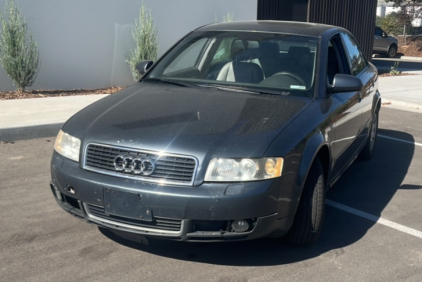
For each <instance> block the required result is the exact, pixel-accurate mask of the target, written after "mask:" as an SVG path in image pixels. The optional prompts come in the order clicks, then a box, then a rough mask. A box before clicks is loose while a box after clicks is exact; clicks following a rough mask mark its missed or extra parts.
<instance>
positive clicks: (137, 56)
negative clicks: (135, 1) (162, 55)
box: [126, 3, 158, 81]
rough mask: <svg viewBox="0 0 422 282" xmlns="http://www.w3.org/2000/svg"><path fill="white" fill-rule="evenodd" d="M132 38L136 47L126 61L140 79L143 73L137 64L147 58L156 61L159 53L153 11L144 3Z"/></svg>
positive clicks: (135, 78) (134, 77) (137, 78)
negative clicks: (139, 70)
mask: <svg viewBox="0 0 422 282" xmlns="http://www.w3.org/2000/svg"><path fill="white" fill-rule="evenodd" d="M132 38H133V41H134V42H135V47H134V49H133V50H132V53H131V54H130V55H129V56H127V58H126V63H128V65H129V67H130V70H131V71H132V75H133V79H134V80H135V81H138V80H139V79H140V78H141V75H140V74H139V72H138V71H137V70H136V64H137V63H139V62H141V61H146V60H148V61H155V60H157V55H158V42H157V29H156V27H155V25H154V20H153V18H152V12H151V10H149V9H147V8H146V7H145V6H144V3H142V7H141V10H140V13H139V18H138V19H137V20H135V27H134V29H133V30H132Z"/></svg>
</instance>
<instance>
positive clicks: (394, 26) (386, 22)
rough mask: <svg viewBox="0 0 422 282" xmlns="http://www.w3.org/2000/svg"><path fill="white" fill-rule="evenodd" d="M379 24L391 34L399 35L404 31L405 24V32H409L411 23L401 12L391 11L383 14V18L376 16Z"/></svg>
mask: <svg viewBox="0 0 422 282" xmlns="http://www.w3.org/2000/svg"><path fill="white" fill-rule="evenodd" d="M377 25H379V26H380V27H381V28H382V29H383V30H384V31H385V32H387V33H388V34H392V35H401V34H403V33H404V26H405V25H406V34H408V33H410V32H411V29H412V23H411V20H410V19H409V17H408V16H407V15H406V14H404V13H401V12H398V13H396V12H393V13H390V14H388V15H386V16H385V18H377Z"/></svg>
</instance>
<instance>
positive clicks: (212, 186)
mask: <svg viewBox="0 0 422 282" xmlns="http://www.w3.org/2000/svg"><path fill="white" fill-rule="evenodd" d="M138 69H139V71H140V72H141V73H142V74H144V75H143V77H142V79H141V80H140V82H139V83H136V84H134V85H133V86H131V87H129V88H127V89H125V90H123V91H121V92H119V93H117V94H113V95H110V96H108V97H107V98H104V99H102V100H100V101H98V102H96V103H94V104H92V105H90V106H88V107H87V108H85V109H83V110H82V111H80V112H79V113H77V114H76V115H74V116H73V117H72V118H71V119H70V120H69V121H67V122H66V123H65V124H64V125H63V127H62V129H61V130H60V133H59V135H58V137H57V140H56V143H55V152H54V154H53V158H52V161H51V177H52V181H51V189H52V192H53V194H54V196H55V198H56V200H57V202H58V204H59V205H60V206H61V207H62V208H63V209H65V210H66V211H68V212H69V213H71V214H73V215H75V216H77V217H79V218H82V219H85V220H86V221H88V222H91V223H95V224H97V225H99V226H102V227H106V228H109V229H111V230H119V231H124V232H132V233H138V234H142V235H145V236H154V237H160V238H168V239H175V240H182V241H229V240H246V239H254V238H260V237H282V236H284V237H285V238H286V240H287V241H288V242H290V243H291V244H295V245H306V244H309V243H312V242H314V241H315V240H316V239H317V238H318V235H319V234H320V232H321V227H322V222H323V217H324V206H325V204H324V202H325V192H326V191H327V189H328V188H329V187H331V186H332V185H333V184H334V183H335V182H336V181H337V179H338V178H339V177H340V176H341V175H342V173H343V172H344V171H345V170H346V169H347V168H348V166H349V165H350V164H351V163H352V162H353V161H354V160H355V158H356V157H357V156H358V155H360V156H361V157H362V158H363V159H368V158H370V157H371V155H372V152H373V149H374V145H375V141H376V136H377V128H378V112H379V110H380V105H381V98H380V94H379V92H378V75H377V70H376V68H375V67H374V66H373V65H372V64H371V63H369V62H368V61H367V60H366V59H365V57H364V56H363V55H362V52H361V51H360V48H359V46H358V44H357V43H356V40H355V39H354V38H353V36H352V35H351V34H350V33H349V32H348V31H347V30H345V29H342V28H339V27H334V26H327V25H320V24H310V23H294V22H272V21H268V22H266V21H262V22H260V21H258V22H234V23H220V24H211V25H208V26H204V27H201V28H199V29H197V30H195V31H193V32H192V33H190V34H188V35H187V36H186V37H184V38H183V39H182V40H180V41H179V42H178V43H177V44H176V45H175V46H174V47H173V48H171V49H170V50H169V51H168V52H167V53H166V54H164V56H162V58H161V59H159V60H158V61H157V62H156V63H155V64H153V63H152V62H141V63H140V64H138Z"/></svg>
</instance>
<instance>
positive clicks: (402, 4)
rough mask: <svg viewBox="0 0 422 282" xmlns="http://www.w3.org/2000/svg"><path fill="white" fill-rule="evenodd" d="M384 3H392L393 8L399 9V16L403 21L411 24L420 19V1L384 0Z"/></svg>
mask: <svg viewBox="0 0 422 282" xmlns="http://www.w3.org/2000/svg"><path fill="white" fill-rule="evenodd" d="M385 2H387V3H388V2H392V3H394V7H398V8H400V12H399V14H400V15H401V16H402V18H403V19H402V21H403V20H408V21H410V22H412V21H413V20H415V19H420V18H421V17H422V0H386V1H385Z"/></svg>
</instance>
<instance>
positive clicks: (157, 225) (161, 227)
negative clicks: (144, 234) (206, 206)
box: [85, 204, 182, 232]
mask: <svg viewBox="0 0 422 282" xmlns="http://www.w3.org/2000/svg"><path fill="white" fill-rule="evenodd" d="M85 209H86V211H87V214H88V216H89V217H91V218H94V219H95V218H99V219H105V220H106V221H108V222H110V223H112V224H115V225H118V226H119V225H120V226H123V225H129V226H131V227H132V228H133V229H140V230H145V229H152V230H157V231H158V232H159V231H162V232H166V231H167V232H180V230H181V228H182V221H181V220H178V219H169V218H161V217H154V219H153V221H142V220H137V219H132V218H127V217H121V216H116V215H112V214H107V213H105V211H104V207H99V206H94V205H90V204H85Z"/></svg>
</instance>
